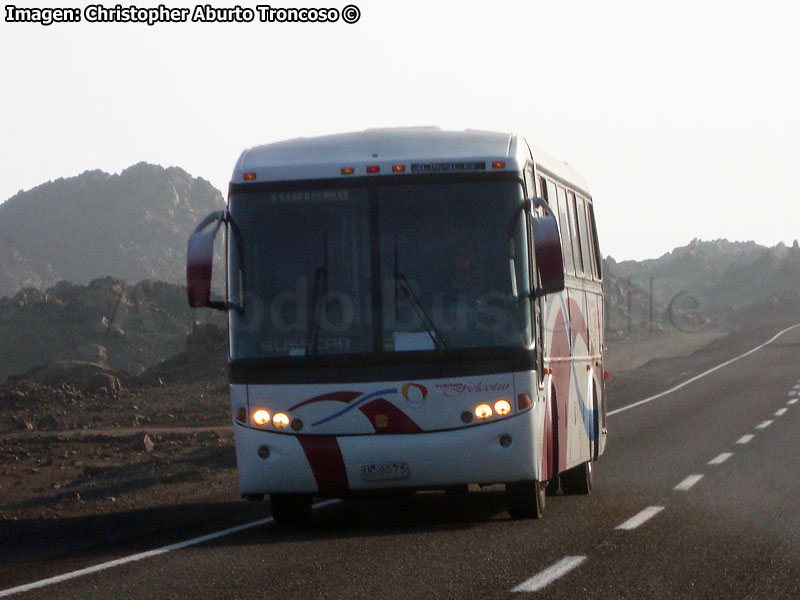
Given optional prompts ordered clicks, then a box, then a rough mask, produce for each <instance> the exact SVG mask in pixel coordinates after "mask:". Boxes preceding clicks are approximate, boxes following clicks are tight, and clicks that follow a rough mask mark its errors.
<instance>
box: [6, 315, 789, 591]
mask: <svg viewBox="0 0 800 600" xmlns="http://www.w3.org/2000/svg"><path fill="white" fill-rule="evenodd" d="M767 337H769V336H768V335H766V333H763V334H762V335H761V336H760V337H754V338H753V344H752V345H753V346H754V345H756V344H758V343H760V342H761V341H763V340H764V339H765V338H767ZM728 358H730V357H728ZM798 358H800V328H798V329H794V330H792V331H789V332H787V333H785V334H784V335H782V336H781V337H780V338H778V339H777V340H776V341H775V342H773V343H771V344H769V345H768V346H766V347H764V348H763V349H761V350H759V351H757V352H754V353H752V354H750V355H749V356H747V357H745V358H743V359H741V360H738V361H736V362H733V363H731V364H729V365H727V366H725V367H722V368H720V369H718V370H716V371H714V372H713V373H710V374H708V375H707V376H705V377H703V378H701V379H698V380H697V381H694V382H692V383H690V384H688V385H686V386H685V387H683V388H681V389H680V390H677V391H675V392H673V393H671V394H668V395H666V396H663V397H661V398H658V399H656V400H653V401H652V402H649V403H647V404H642V405H640V406H637V407H635V408H632V409H630V410H627V411H624V412H619V413H616V414H613V415H612V416H611V417H610V419H609V430H610V433H609V442H608V447H607V451H606V454H605V455H604V456H603V457H602V458H601V460H600V461H599V462H598V463H596V465H595V467H596V468H595V481H594V483H595V487H594V491H593V493H592V494H591V495H590V496H563V495H558V496H551V497H548V499H547V507H546V510H545V515H544V518H543V519H541V520H538V521H511V520H510V518H509V516H508V514H507V513H506V512H505V508H504V500H503V495H502V492H501V490H499V489H488V490H482V491H476V492H472V493H470V494H469V495H468V497H467V498H466V499H465V500H463V501H461V502H457V501H453V500H452V499H451V498H448V497H447V496H445V495H444V494H434V493H427V494H417V495H416V496H413V497H407V498H402V497H400V498H398V497H394V498H361V499H358V500H350V501H343V502H336V503H329V504H327V505H325V506H322V507H321V508H318V509H317V510H316V512H315V516H314V521H313V524H312V526H311V527H310V528H308V529H307V530H304V531H281V530H279V529H277V528H276V527H275V525H274V524H272V523H269V522H267V523H265V524H262V525H259V526H252V527H250V528H247V529H244V530H242V531H239V532H235V533H231V534H228V535H224V536H221V537H217V538H216V539H213V540H210V541H206V542H204V543H198V544H192V545H190V546H189V547H184V548H176V549H172V550H171V551H169V552H164V553H160V554H157V555H151V556H147V557H144V558H141V559H140V560H135V561H132V562H128V563H126V564H122V565H120V566H115V567H112V568H107V569H104V570H101V571H98V572H96V573H91V574H87V575H84V576H80V577H76V578H72V579H69V580H66V581H63V582H60V583H51V584H49V585H45V586H43V587H40V588H37V589H33V590H29V591H21V592H19V593H15V594H13V595H11V597H14V598H26V599H27V598H63V599H68V598H111V597H124V598H519V597H525V596H528V595H532V596H537V597H541V598H604V599H609V598H670V599H673V598H770V599H775V598H800V564H799V563H800V458H798V454H800V452H798V450H800V443H798V433H800V401H798V402H797V403H793V400H794V399H795V398H800V361H799V360H798ZM690 376H691V374H689V375H687V376H686V377H685V378H684V379H688V378H689V377H690ZM679 382H680V379H678V380H676V383H679ZM795 386H796V387H795ZM639 399H640V398H629V397H625V396H624V394H620V395H619V397H618V398H616V399H611V401H612V405H611V408H612V409H617V408H620V407H622V406H624V405H626V404H630V403H632V402H635V401H636V400H639ZM784 409H785V410H784ZM749 436H752V437H749ZM171 510H174V515H171V514H170V511H171ZM193 515H195V516H196V518H195V519H194V522H191V520H192V519H191V517H192V516H193ZM268 515H269V511H268V503H237V502H230V503H222V504H218V505H214V504H211V505H202V506H191V505H189V506H186V505H183V506H180V507H174V509H171V508H169V507H168V508H163V509H158V510H157V511H148V510H141V511H136V512H134V513H129V514H121V515H116V516H114V517H113V518H112V517H109V518H108V519H111V520H106V521H103V522H100V523H98V522H93V521H91V522H90V521H87V520H83V521H81V520H79V521H78V522H73V523H66V524H65V523H57V524H54V525H53V531H51V532H49V531H47V530H42V529H35V528H32V531H35V534H32V535H31V538H30V539H25V540H20V544H33V545H36V544H42V545H46V544H52V539H51V537H52V536H58V537H59V538H60V542H59V544H58V546H57V548H56V549H54V550H53V551H52V556H49V557H48V556H44V557H42V556H41V555H39V558H37V559H35V560H34V559H31V558H30V556H32V555H31V553H24V554H20V557H15V556H12V557H5V558H0V562H1V563H5V564H3V567H2V569H1V570H0V597H2V596H3V593H4V592H3V590H9V589H10V588H13V587H15V586H19V585H22V584H29V583H33V582H36V581H40V580H42V579H45V578H48V577H52V576H56V575H60V574H64V573H68V572H71V571H75V570H77V569H82V568H85V567H90V566H92V565H98V564H101V563H104V562H106V561H110V560H114V559H121V558H124V557H130V556H131V555H135V554H136V553H140V552H144V551H148V550H152V549H156V548H162V547H164V546H165V545H167V544H174V543H177V542H182V541H185V540H190V539H192V538H196V537H197V536H201V535H204V534H208V533H211V532H215V531H219V530H222V529H225V528H227V527H232V526H234V525H238V524H242V523H247V522H250V521H252V520H254V519H259V518H264V517H267V516H268ZM171 517H173V518H174V521H175V523H178V525H175V526H174V527H169V526H165V523H166V524H168V523H169V522H170V520H171ZM187 517H188V519H189V521H190V522H191V524H190V525H186V522H187ZM647 517H649V518H647ZM148 523H158V524H159V526H158V528H157V529H156V530H150V529H148ZM620 526H623V528H620ZM98 528H99V529H98ZM98 530H99V531H104V532H105V535H104V536H98V534H97V531H98ZM90 531H91V532H94V533H91V534H89V533H87V532H90ZM70 536H72V537H70ZM61 538H63V539H61ZM513 589H520V590H535V591H518V592H512V590H513Z"/></svg>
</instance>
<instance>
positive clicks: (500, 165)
mask: <svg viewBox="0 0 800 600" xmlns="http://www.w3.org/2000/svg"><path fill="white" fill-rule="evenodd" d="M492 168H493V169H505V168H506V161H504V160H493V161H492Z"/></svg>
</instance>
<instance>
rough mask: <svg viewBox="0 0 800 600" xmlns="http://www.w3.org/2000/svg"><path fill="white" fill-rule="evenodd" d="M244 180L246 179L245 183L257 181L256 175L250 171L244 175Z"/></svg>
mask: <svg viewBox="0 0 800 600" xmlns="http://www.w3.org/2000/svg"><path fill="white" fill-rule="evenodd" d="M242 179H244V180H245V181H255V179H256V174H255V173H254V172H253V171H248V172H247V173H245V174H244V175H242Z"/></svg>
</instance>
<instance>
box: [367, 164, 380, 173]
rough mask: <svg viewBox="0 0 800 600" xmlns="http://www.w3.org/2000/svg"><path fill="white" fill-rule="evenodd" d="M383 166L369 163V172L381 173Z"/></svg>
mask: <svg viewBox="0 0 800 600" xmlns="http://www.w3.org/2000/svg"><path fill="white" fill-rule="evenodd" d="M380 172H381V168H380V167H379V166H378V165H369V166H368V167H367V173H380Z"/></svg>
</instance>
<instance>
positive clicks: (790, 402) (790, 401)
mask: <svg viewBox="0 0 800 600" xmlns="http://www.w3.org/2000/svg"><path fill="white" fill-rule="evenodd" d="M796 402H797V398H794V399H793V400H789V401H788V402H787V403H786V404H795V403H796Z"/></svg>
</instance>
